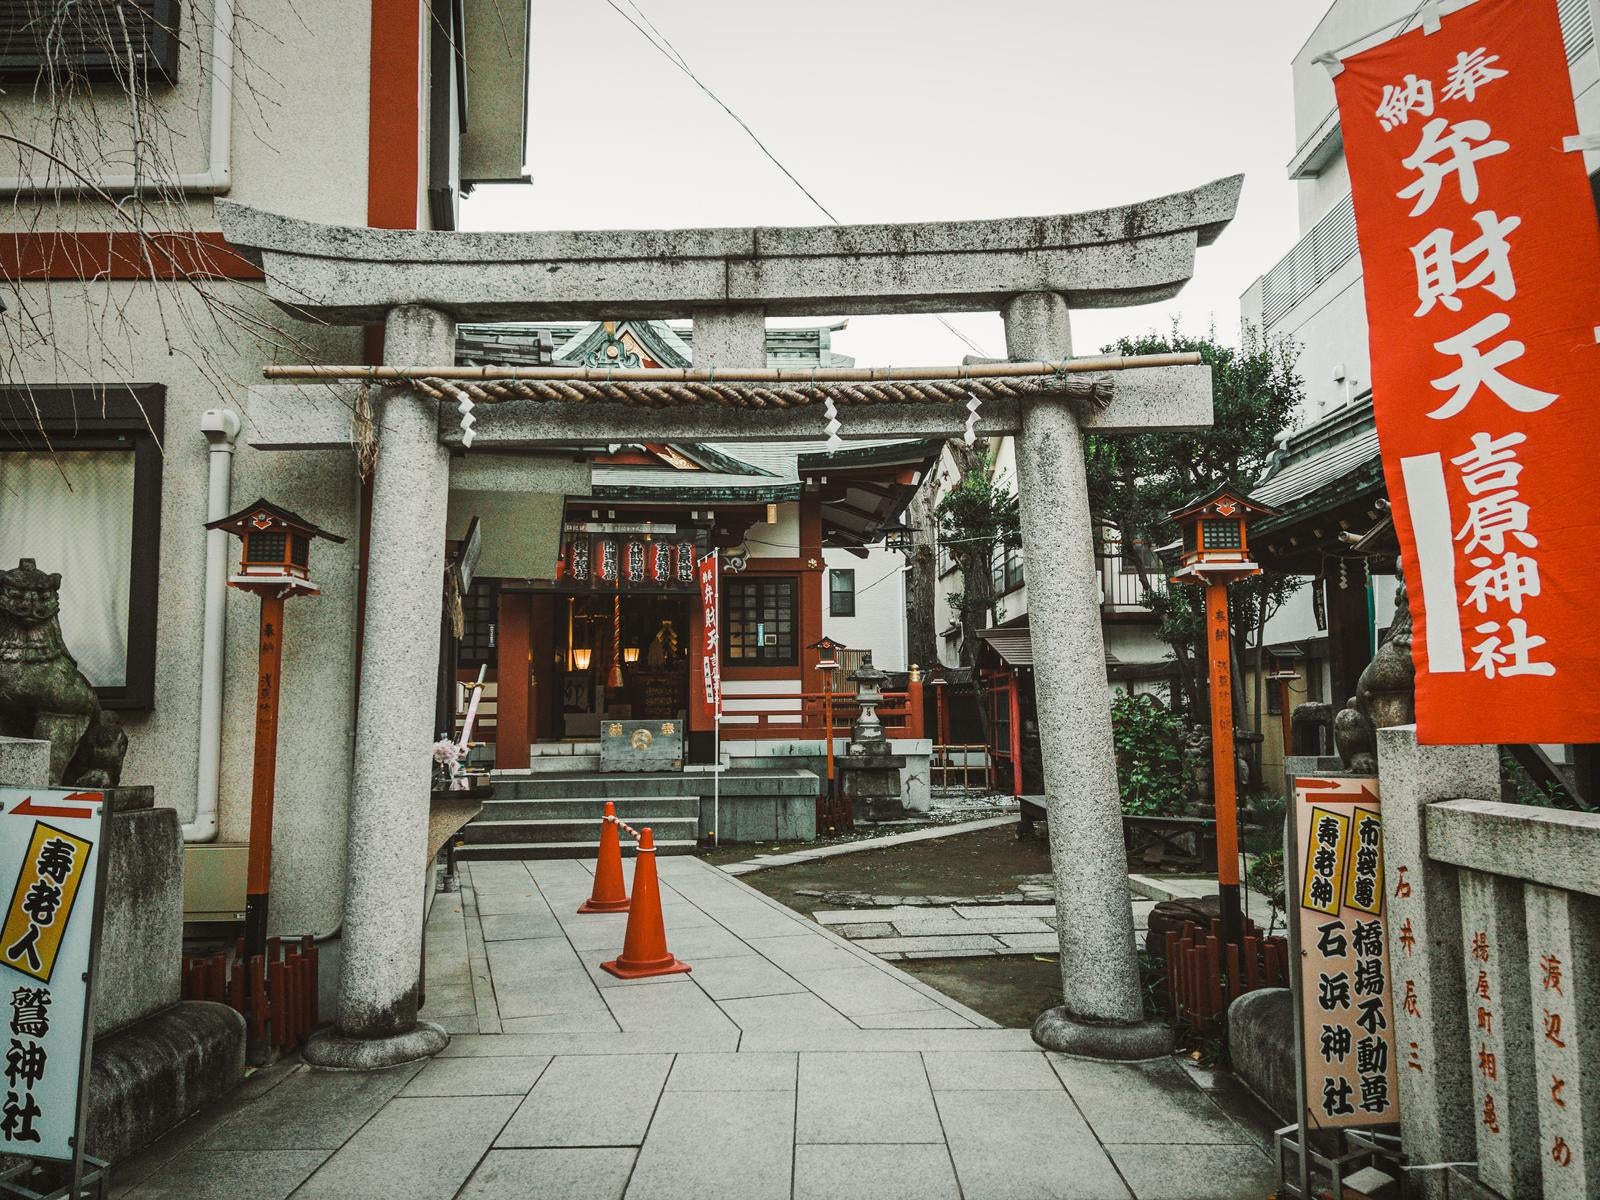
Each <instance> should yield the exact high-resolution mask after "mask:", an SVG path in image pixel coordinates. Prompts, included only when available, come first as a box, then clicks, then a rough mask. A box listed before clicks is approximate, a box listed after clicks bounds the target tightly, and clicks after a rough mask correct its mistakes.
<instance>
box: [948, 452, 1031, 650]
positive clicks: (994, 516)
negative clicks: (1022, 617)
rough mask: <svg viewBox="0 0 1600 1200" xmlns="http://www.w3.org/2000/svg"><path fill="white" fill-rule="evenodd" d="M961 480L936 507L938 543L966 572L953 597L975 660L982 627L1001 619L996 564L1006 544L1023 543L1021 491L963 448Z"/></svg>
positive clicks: (964, 643) (985, 460) (983, 459)
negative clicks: (995, 577)
mask: <svg viewBox="0 0 1600 1200" xmlns="http://www.w3.org/2000/svg"><path fill="white" fill-rule="evenodd" d="M962 450H963V454H962V458H963V459H964V460H965V461H963V462H962V463H961V466H962V475H961V482H960V483H959V484H957V485H956V486H955V487H954V488H952V489H951V490H950V491H948V492H946V493H945V495H944V496H943V498H942V499H940V501H939V504H938V507H937V508H935V509H934V517H935V519H936V520H937V521H938V528H939V544H940V545H942V546H944V547H946V548H947V549H949V551H950V556H951V558H952V559H953V560H954V561H955V564H956V568H957V569H958V570H959V571H960V572H961V591H959V592H955V593H952V594H951V595H950V597H949V600H950V606H951V607H952V608H954V609H955V610H956V611H957V613H958V614H959V620H960V623H961V662H962V665H964V666H972V665H973V664H974V663H975V662H976V656H977V644H978V631H979V630H981V629H987V628H988V627H989V626H990V625H991V624H992V623H994V622H995V621H997V620H998V619H999V614H998V613H997V611H996V606H995V589H994V574H993V565H994V561H995V556H996V554H997V553H999V552H1000V551H1001V550H1002V549H1003V548H1005V547H1007V546H1013V547H1014V546H1018V545H1020V544H1021V542H1022V524H1021V518H1020V516H1019V514H1018V509H1017V497H1016V493H1015V492H1014V491H1012V490H1011V489H1010V488H1008V487H1006V486H1005V485H1004V484H1001V483H997V482H996V481H995V478H994V472H993V468H994V463H993V461H992V460H991V459H989V458H987V457H984V456H980V455H978V454H976V453H973V452H972V451H968V450H966V448H965V447H962Z"/></svg>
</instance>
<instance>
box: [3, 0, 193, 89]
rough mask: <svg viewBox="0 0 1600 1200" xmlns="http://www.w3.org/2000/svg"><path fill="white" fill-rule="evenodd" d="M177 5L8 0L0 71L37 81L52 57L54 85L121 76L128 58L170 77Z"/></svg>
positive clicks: (172, 1)
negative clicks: (72, 80)
mask: <svg viewBox="0 0 1600 1200" xmlns="http://www.w3.org/2000/svg"><path fill="white" fill-rule="evenodd" d="M178 9H179V0H80V2H79V3H76V4H60V3H51V4H44V3H41V2H40V0H32V2H31V3H25V2H23V0H12V2H11V3H9V4H6V5H4V6H0V78H4V79H10V80H26V81H36V80H41V79H43V77H44V75H45V68H46V67H47V66H48V65H50V64H51V63H52V61H53V63H54V73H55V75H56V79H57V82H58V85H59V84H64V83H66V82H67V81H68V80H70V79H73V78H79V79H85V80H96V81H99V80H114V81H118V82H121V81H122V80H123V79H124V77H125V76H126V75H127V72H128V61H129V59H130V58H131V59H132V60H133V64H134V68H135V70H136V71H140V72H146V73H148V74H149V76H151V77H153V78H154V79H157V80H164V81H166V82H168V83H170V82H172V81H173V80H175V79H177V77H178V49H179V41H180V36H181V31H182V26H181V25H180V22H179V11H178ZM139 82H141V83H142V82H144V80H143V79H141V80H139Z"/></svg>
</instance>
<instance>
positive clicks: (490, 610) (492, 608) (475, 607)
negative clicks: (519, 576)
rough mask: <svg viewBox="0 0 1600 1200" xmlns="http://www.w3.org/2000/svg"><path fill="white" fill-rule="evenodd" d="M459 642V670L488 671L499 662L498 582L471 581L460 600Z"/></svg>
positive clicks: (492, 580)
mask: <svg viewBox="0 0 1600 1200" xmlns="http://www.w3.org/2000/svg"><path fill="white" fill-rule="evenodd" d="M461 614H462V617H463V618H464V620H463V621H462V623H461V641H460V642H459V643H458V644H457V646H456V665H457V666H458V667H484V666H486V667H489V668H490V669H491V670H493V669H494V667H495V665H496V663H497V662H498V661H499V660H498V656H497V655H496V653H495V648H496V645H497V642H496V639H495V634H496V633H497V632H498V626H499V621H500V581H499V580H497V579H474V580H473V581H472V586H471V587H470V588H468V589H467V594H466V595H465V596H463V597H462V598H461Z"/></svg>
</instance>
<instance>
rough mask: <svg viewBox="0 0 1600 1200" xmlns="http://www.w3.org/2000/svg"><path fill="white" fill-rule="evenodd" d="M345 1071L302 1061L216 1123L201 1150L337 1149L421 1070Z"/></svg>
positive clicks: (412, 1066) (415, 1067)
mask: <svg viewBox="0 0 1600 1200" xmlns="http://www.w3.org/2000/svg"><path fill="white" fill-rule="evenodd" d="M421 1069H422V1068H421V1065H420V1064H412V1065H410V1066H404V1067H394V1068H391V1069H390V1070H387V1071H373V1072H369V1073H365V1074H353V1073H352V1074H345V1073H335V1072H326V1071H313V1070H311V1069H310V1068H309V1067H301V1068H299V1069H298V1070H297V1071H295V1072H294V1073H293V1075H292V1076H291V1077H290V1078H288V1079H286V1080H285V1081H284V1082H283V1083H282V1084H280V1085H279V1086H278V1087H276V1088H274V1089H273V1090H272V1091H270V1092H268V1093H267V1095H266V1096H264V1097H263V1098H262V1099H261V1100H259V1101H257V1102H256V1103H255V1104H252V1105H250V1107H249V1108H246V1109H243V1110H241V1111H240V1112H237V1113H235V1114H233V1115H232V1116H230V1117H229V1118H228V1119H227V1120H225V1121H223V1122H222V1124H220V1125H218V1126H217V1127H216V1128H215V1129H213V1130H212V1131H211V1132H210V1133H209V1134H208V1135H207V1136H206V1137H205V1138H203V1139H202V1140H201V1141H200V1143H199V1144H198V1145H197V1146H196V1149H200V1150H322V1149H326V1150H336V1149H338V1148H339V1147H340V1146H342V1145H344V1143H345V1142H346V1141H348V1140H349V1139H350V1137H351V1136H352V1135H353V1134H354V1133H355V1132H356V1130H358V1129H360V1128H361V1126H362V1125H364V1124H366V1122H367V1121H368V1120H369V1119H370V1118H371V1117H372V1115H373V1114H374V1113H376V1112H377V1111H378V1110H379V1109H381V1108H382V1107H383V1106H384V1105H385V1104H387V1103H388V1102H389V1101H390V1100H392V1099H393V1098H394V1095H395V1093H396V1092H398V1091H399V1090H400V1089H401V1088H403V1087H404V1086H405V1085H406V1084H407V1083H409V1082H410V1080H411V1077H412V1076H413V1075H415V1074H416V1073H417V1072H418V1071H420V1070H421Z"/></svg>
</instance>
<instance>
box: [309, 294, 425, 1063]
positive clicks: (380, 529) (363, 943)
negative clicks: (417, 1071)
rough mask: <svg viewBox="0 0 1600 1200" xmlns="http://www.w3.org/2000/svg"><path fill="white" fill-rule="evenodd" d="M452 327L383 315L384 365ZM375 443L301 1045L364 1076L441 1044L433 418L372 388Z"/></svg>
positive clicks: (393, 393) (417, 309)
mask: <svg viewBox="0 0 1600 1200" xmlns="http://www.w3.org/2000/svg"><path fill="white" fill-rule="evenodd" d="M455 335H456V327H455V322H454V320H452V319H451V318H450V317H449V316H448V315H446V314H445V313H442V312H439V311H438V310H436V309H432V308H425V307H422V306H420V305H401V306H399V307H396V308H394V309H391V310H390V312H389V314H388V318H387V320H386V321H385V322H384V335H383V358H384V362H385V363H387V364H390V365H393V366H414V365H415V364H417V363H434V362H451V361H453V360H454V357H455ZM373 410H374V411H373V418H374V421H375V422H376V424H377V428H378V430H379V431H380V432H379V437H378V459H377V464H376V466H375V467H374V468H373V475H372V511H373V521H372V531H371V534H370V535H369V537H368V544H367V547H366V550H367V606H366V617H365V621H364V624H363V631H362V641H361V691H360V700H359V703H360V709H359V712H358V713H357V716H356V740H355V761H354V772H353V781H352V789H351V795H350V816H349V840H348V854H349V865H348V867H347V869H346V874H345V895H344V946H343V956H342V958H341V960H340V963H339V1011H338V1016H337V1019H336V1020H335V1023H334V1027H333V1028H332V1029H331V1030H328V1031H324V1032H323V1033H320V1034H317V1035H315V1036H313V1037H312V1039H311V1040H310V1041H309V1042H308V1043H307V1044H306V1049H305V1058H306V1061H307V1062H309V1063H311V1064H312V1065H313V1066H320V1067H336V1068H341V1069H344V1070H371V1069H373V1068H376V1067H387V1066H393V1065H395V1064H397V1063H403V1062H412V1061H414V1060H416V1059H419V1058H426V1057H428V1056H429V1055H433V1054H437V1053H438V1052H439V1051H440V1050H442V1049H444V1048H445V1046H446V1045H448V1044H449V1041H450V1038H449V1035H448V1034H446V1033H445V1031H444V1030H443V1029H441V1028H439V1026H437V1025H435V1024H433V1023H431V1022H429V1021H419V1020H418V1019H417V982H418V981H417V967H418V964H419V963H420V961H421V950H422V908H423V901H424V897H423V894H422V889H421V887H420V886H419V883H420V880H421V877H422V867H423V866H424V865H425V863H426V860H427V854H428V796H429V774H430V772H431V770H432V765H431V762H430V760H429V758H428V756H427V754H425V753H420V752H419V750H418V747H425V746H428V745H429V744H430V743H432V741H433V739H434V736H435V732H436V731H435V730H434V729H433V720H434V708H433V706H434V696H435V694H436V692H437V673H438V670H439V596H440V588H441V587H442V586H443V581H444V540H445V530H446V525H447V511H448V507H449V497H450V454H449V451H448V450H446V449H445V447H443V446H441V445H440V444H439V406H438V405H437V404H436V403H433V402H430V401H426V400H424V399H422V398H421V397H419V396H415V395H413V394H412V392H411V391H410V389H409V388H405V387H386V388H378V389H374V396H373Z"/></svg>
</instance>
